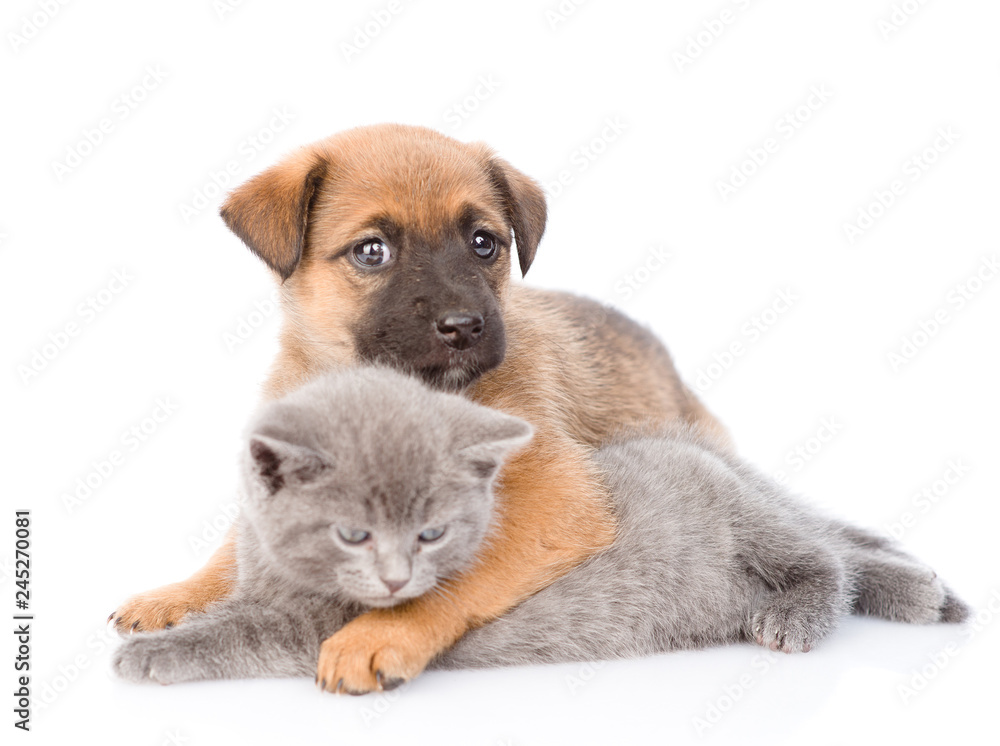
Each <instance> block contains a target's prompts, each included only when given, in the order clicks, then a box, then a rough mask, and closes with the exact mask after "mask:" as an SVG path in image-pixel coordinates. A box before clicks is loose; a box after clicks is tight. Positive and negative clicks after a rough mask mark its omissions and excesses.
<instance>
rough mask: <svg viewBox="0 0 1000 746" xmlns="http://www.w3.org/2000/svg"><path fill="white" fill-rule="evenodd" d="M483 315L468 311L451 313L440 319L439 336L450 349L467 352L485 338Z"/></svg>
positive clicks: (438, 323)
mask: <svg viewBox="0 0 1000 746" xmlns="http://www.w3.org/2000/svg"><path fill="white" fill-rule="evenodd" d="M485 325H486V324H485V322H484V321H483V316H482V314H479V313H470V312H468V311H449V312H448V313H445V314H442V315H441V317H440V318H438V320H437V323H436V326H437V335H438V338H439V339H440V340H441V341H442V342H444V343H445V344H446V345H447V346H448V347H452V348H454V349H456V350H467V349H469V348H470V347H472V346H473V345H475V344H476V343H477V342H478V341H479V339H480V337H482V336H483V328H484V327H485Z"/></svg>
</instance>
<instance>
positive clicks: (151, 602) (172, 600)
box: [108, 583, 205, 635]
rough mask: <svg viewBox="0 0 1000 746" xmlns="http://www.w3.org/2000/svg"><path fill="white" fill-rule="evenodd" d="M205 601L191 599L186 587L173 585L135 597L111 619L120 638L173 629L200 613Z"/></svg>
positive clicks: (124, 604) (112, 614)
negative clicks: (194, 612) (187, 618)
mask: <svg viewBox="0 0 1000 746" xmlns="http://www.w3.org/2000/svg"><path fill="white" fill-rule="evenodd" d="M204 606H205V604H204V603H203V599H200V598H198V597H197V596H196V595H192V593H191V590H190V589H189V588H188V587H187V585H186V584H184V583H173V584H171V585H165V586H163V587H162V588H157V589H156V590H153V591H147V592H146V593H140V594H138V595H136V596H132V597H131V598H130V599H128V600H127V601H126V602H125V603H123V604H122V605H121V606H119V607H118V608H117V609H115V611H113V612H112V613H111V616H110V617H108V621H109V622H110V621H112V620H113V621H114V625H115V629H116V630H118V632H119V633H120V634H123V635H127V634H129V633H131V632H152V631H154V630H158V629H164V628H165V627H172V626H174V625H175V624H178V623H180V621H181V620H182V619H183V618H184V617H185V616H187V615H188V614H190V613H191V612H192V611H201V610H202V609H203V608H204Z"/></svg>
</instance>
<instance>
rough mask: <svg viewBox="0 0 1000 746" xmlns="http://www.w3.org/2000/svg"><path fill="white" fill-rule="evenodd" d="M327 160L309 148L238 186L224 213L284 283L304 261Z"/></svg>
mask: <svg viewBox="0 0 1000 746" xmlns="http://www.w3.org/2000/svg"><path fill="white" fill-rule="evenodd" d="M325 173H326V163H325V162H324V161H323V159H322V158H320V157H319V156H318V155H317V154H316V153H315V152H313V151H312V150H310V149H303V150H302V151H300V152H299V153H296V154H295V155H293V156H291V157H289V158H286V159H285V160H283V161H281V163H278V164H276V165H274V166H271V168H269V169H267V170H266V171H263V172H262V173H259V174H257V175H256V176H254V177H253V178H252V179H250V180H249V181H247V182H246V183H244V184H243V185H241V186H239V187H237V188H236V189H235V190H233V192H232V193H231V194H230V195H229V197H228V198H227V199H226V202H225V204H223V205H222V210H221V211H220V213H221V215H222V219H223V220H225V221H226V225H228V226H229V229H230V230H231V231H232V232H233V233H235V234H236V235H237V236H239V237H240V239H241V240H242V241H243V243H245V244H246V245H247V246H249V247H250V250H251V251H253V253H254V254H256V255H257V256H259V257H260V258H261V259H263V260H264V262H265V263H266V264H267V266H268V267H270V268H271V269H272V270H274V271H275V272H277V273H278V274H279V275H280V276H281V280H282V282H284V281H285V280H287V279H288V277H289V276H290V275H291V274H292V272H294V271H295V268H296V267H297V266H298V264H299V261H300V260H301V259H302V249H303V244H304V243H305V238H306V224H307V222H308V219H309V206H310V203H311V202H312V198H313V195H314V194H315V193H316V188H317V187H318V185H319V183H320V181H322V179H323V176H324V174H325Z"/></svg>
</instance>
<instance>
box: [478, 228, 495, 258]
mask: <svg viewBox="0 0 1000 746" xmlns="http://www.w3.org/2000/svg"><path fill="white" fill-rule="evenodd" d="M472 250H473V251H474V252H476V256H478V257H479V258H480V259H491V258H493V255H494V254H496V253H497V242H496V240H495V239H494V238H493V236H491V235H490V234H489V233H487V232H486V231H476V232H475V233H473V234H472Z"/></svg>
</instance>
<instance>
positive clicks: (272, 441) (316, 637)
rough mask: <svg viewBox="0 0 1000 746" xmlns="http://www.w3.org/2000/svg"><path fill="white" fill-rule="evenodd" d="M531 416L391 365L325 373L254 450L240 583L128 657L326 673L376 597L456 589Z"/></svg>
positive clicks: (245, 484) (123, 655) (217, 674)
mask: <svg viewBox="0 0 1000 746" xmlns="http://www.w3.org/2000/svg"><path fill="white" fill-rule="evenodd" d="M531 432H532V431H531V427H530V426H529V425H528V424H527V423H526V422H524V421H522V420H519V419H516V418H514V417H510V416H508V415H505V414H502V413H500V412H496V411H494V410H492V409H487V408H486V407H482V406H480V405H477V404H473V403H472V402H469V401H468V400H466V399H464V398H462V397H460V396H458V395H455V394H445V393H441V392H435V391H432V390H431V389H430V388H428V387H426V386H425V385H424V384H422V383H420V382H418V381H417V380H416V379H414V378H409V377H407V376H405V375H403V374H401V373H397V372H393V371H390V370H388V369H379V368H357V369H352V370H348V371H345V372H342V373H337V374H331V375H329V376H325V377H321V378H319V379H317V380H315V381H313V382H311V383H309V384H307V385H305V386H304V387H303V388H301V389H299V390H297V391H295V392H292V393H291V394H289V395H288V396H286V397H284V398H282V399H281V400H279V401H276V402H272V403H269V404H267V405H265V406H264V407H263V408H262V409H261V410H260V412H259V413H258V414H257V416H256V417H255V419H254V421H253V422H252V423H251V425H250V427H249V435H248V438H247V445H246V448H245V450H244V453H243V454H242V461H241V483H242V492H243V498H244V499H243V505H242V509H241V511H240V515H239V518H238V523H237V566H238V576H237V579H236V587H235V589H234V592H233V593H232V594H231V595H230V596H229V597H228V598H226V599H223V600H222V601H220V602H218V603H217V604H214V605H213V606H212V607H210V608H209V609H207V610H206V612H205V613H202V614H195V615H191V616H190V617H189V618H187V619H185V621H184V622H183V624H181V625H179V626H177V627H175V628H172V629H166V630H160V631H157V632H151V633H148V634H138V635H134V636H131V637H129V638H128V640H127V641H126V642H125V643H124V644H123V645H122V646H121V647H120V648H119V649H118V650H117V651H116V653H115V656H114V659H113V668H114V670H115V671H116V672H117V673H118V674H119V675H120V676H122V677H123V678H126V679H129V680H132V681H144V680H152V681H158V682H160V683H163V684H167V683H175V682H180V681H195V680H200V679H214V678H258V677H269V676H295V675H313V674H314V673H315V669H316V663H317V660H318V658H319V648H320V643H321V642H322V641H323V640H324V639H326V638H327V637H329V636H330V635H332V634H333V633H334V632H336V631H337V630H338V629H339V628H340V627H342V626H343V625H344V624H345V623H347V622H348V621H349V620H350V619H352V618H354V617H355V616H357V615H358V614H360V613H362V612H363V611H365V610H366V609H369V608H376V607H385V606H392V605H395V604H398V603H401V602H403V601H405V600H406V599H409V598H414V597H416V596H419V595H422V594H424V593H427V592H441V591H440V589H439V587H438V586H439V581H440V580H441V578H444V577H449V576H453V575H455V574H456V573H458V572H460V571H461V570H463V569H465V568H466V567H468V566H469V565H470V564H471V563H472V562H473V561H474V560H475V554H476V550H477V549H478V547H479V544H480V542H481V541H482V540H483V538H484V537H485V536H486V534H487V532H488V530H489V527H490V525H491V521H492V517H493V481H494V477H495V476H496V473H497V471H498V470H499V468H500V466H501V464H502V463H503V459H504V457H505V456H506V455H507V453H508V452H510V451H513V450H514V449H516V448H518V447H520V446H522V445H524V444H525V443H526V442H527V441H528V440H529V439H530V437H531Z"/></svg>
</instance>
